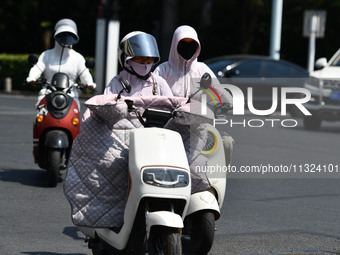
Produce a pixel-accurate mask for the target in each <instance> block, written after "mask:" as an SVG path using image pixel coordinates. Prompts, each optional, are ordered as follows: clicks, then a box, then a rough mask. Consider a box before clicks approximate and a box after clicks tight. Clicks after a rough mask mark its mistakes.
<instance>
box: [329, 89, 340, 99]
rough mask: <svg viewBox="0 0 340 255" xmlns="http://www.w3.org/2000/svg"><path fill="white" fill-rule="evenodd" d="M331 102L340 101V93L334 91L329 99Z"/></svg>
mask: <svg viewBox="0 0 340 255" xmlns="http://www.w3.org/2000/svg"><path fill="white" fill-rule="evenodd" d="M329 98H330V99H331V100H336V101H340V91H337V90H332V92H331V95H330V97H329Z"/></svg>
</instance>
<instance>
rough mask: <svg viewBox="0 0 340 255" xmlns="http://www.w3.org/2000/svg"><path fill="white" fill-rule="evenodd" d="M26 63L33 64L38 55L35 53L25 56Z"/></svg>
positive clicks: (36, 60)
mask: <svg viewBox="0 0 340 255" xmlns="http://www.w3.org/2000/svg"><path fill="white" fill-rule="evenodd" d="M27 61H28V63H30V64H31V65H32V66H34V65H35V64H36V63H37V62H38V56H37V55H35V54H30V55H29V56H28V58H27Z"/></svg>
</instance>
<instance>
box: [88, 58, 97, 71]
mask: <svg viewBox="0 0 340 255" xmlns="http://www.w3.org/2000/svg"><path fill="white" fill-rule="evenodd" d="M85 66H86V67H87V68H89V69H94V67H95V66H96V62H95V61H94V59H92V58H89V59H87V60H86V61H85Z"/></svg>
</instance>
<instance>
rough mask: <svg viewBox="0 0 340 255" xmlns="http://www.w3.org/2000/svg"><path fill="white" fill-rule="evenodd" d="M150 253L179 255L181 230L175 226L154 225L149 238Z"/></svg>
mask: <svg viewBox="0 0 340 255" xmlns="http://www.w3.org/2000/svg"><path fill="white" fill-rule="evenodd" d="M149 254H150V255H181V254H182V241H181V231H180V229H177V228H169V227H164V226H155V227H153V228H152V229H151V233H150V239H149Z"/></svg>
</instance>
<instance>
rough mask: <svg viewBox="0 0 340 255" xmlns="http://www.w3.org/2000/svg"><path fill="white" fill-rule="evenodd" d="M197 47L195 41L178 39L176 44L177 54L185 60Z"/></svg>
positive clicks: (192, 54)
mask: <svg viewBox="0 0 340 255" xmlns="http://www.w3.org/2000/svg"><path fill="white" fill-rule="evenodd" d="M197 47H198V43H197V42H196V41H191V42H186V41H179V43H178V45H177V51H178V53H179V55H181V56H182V58H184V59H185V60H189V59H191V58H192V57H193V56H194V54H195V52H196V50H197Z"/></svg>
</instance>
